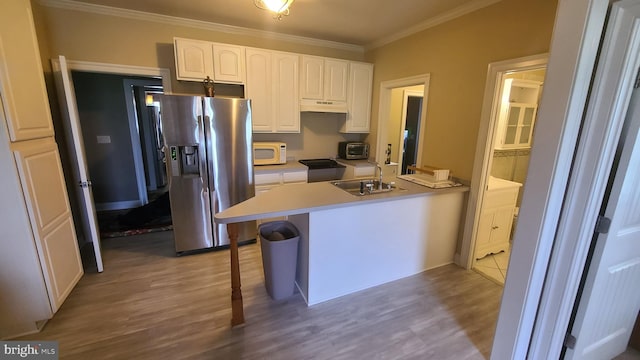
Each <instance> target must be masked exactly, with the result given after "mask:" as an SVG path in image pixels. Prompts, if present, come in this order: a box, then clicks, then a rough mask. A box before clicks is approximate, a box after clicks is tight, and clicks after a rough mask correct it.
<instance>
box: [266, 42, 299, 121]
mask: <svg viewBox="0 0 640 360" xmlns="http://www.w3.org/2000/svg"><path fill="white" fill-rule="evenodd" d="M299 63H300V57H299V56H298V55H297V54H287V53H281V52H274V53H273V78H272V79H273V106H274V107H273V110H274V115H273V116H274V120H275V124H276V127H275V131H277V132H296V133H298V132H300V103H299V101H298V98H299V93H300V89H299V84H300V81H299V78H300V68H299Z"/></svg>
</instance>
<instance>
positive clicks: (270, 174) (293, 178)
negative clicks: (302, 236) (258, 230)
mask: <svg viewBox="0 0 640 360" xmlns="http://www.w3.org/2000/svg"><path fill="white" fill-rule="evenodd" d="M254 179H255V187H256V195H258V194H260V193H263V192H265V191H269V190H271V189H273V188H274V187H279V186H287V185H290V184H300V183H306V182H307V179H308V174H307V169H306V168H305V169H299V168H297V169H269V170H254ZM286 218H287V217H286V216H280V217H274V218H268V219H261V220H258V221H257V225H258V226H260V224H262V223H264V222H268V221H275V220H285V219H286Z"/></svg>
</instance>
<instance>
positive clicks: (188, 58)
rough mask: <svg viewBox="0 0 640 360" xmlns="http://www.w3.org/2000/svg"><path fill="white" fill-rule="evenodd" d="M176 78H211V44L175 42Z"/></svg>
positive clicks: (197, 79) (194, 41)
mask: <svg viewBox="0 0 640 360" xmlns="http://www.w3.org/2000/svg"><path fill="white" fill-rule="evenodd" d="M174 41H175V46H174V51H175V57H176V78H177V79H178V80H196V81H203V80H204V79H206V78H207V76H208V77H210V78H211V79H213V78H214V76H213V44H211V43H210V42H208V41H198V40H189V39H178V38H176V39H175V40H174Z"/></svg>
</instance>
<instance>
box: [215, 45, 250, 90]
mask: <svg viewBox="0 0 640 360" xmlns="http://www.w3.org/2000/svg"><path fill="white" fill-rule="evenodd" d="M213 72H214V80H215V81H217V82H228V83H239V84H241V83H244V48H243V47H241V46H233V45H222V44H213Z"/></svg>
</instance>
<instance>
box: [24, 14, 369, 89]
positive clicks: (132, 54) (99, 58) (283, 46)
mask: <svg viewBox="0 0 640 360" xmlns="http://www.w3.org/2000/svg"><path fill="white" fill-rule="evenodd" d="M32 6H33V7H34V13H35V15H34V17H35V22H36V27H37V28H38V30H39V31H38V40H39V42H40V43H41V44H40V45H41V47H46V48H47V49H45V50H44V51H42V50H41V51H42V52H43V53H44V54H43V62H48V61H49V58H50V57H51V56H58V55H64V56H66V57H67V58H68V59H71V60H78V61H80V60H81V61H93V62H102V63H112V64H124V65H136V66H149V67H161V68H167V69H170V70H171V74H172V87H173V91H174V92H176V93H189V92H193V89H194V88H195V89H196V91H197V93H201V92H202V89H201V85H200V84H198V83H187V82H178V81H176V80H175V65H174V55H173V37H174V36H175V37H184V38H189V39H200V40H207V41H214V42H221V43H232V44H238V45H243V46H251V47H258V48H268V49H274V50H280V51H290V52H297V53H303V54H312V55H323V56H329V57H336V58H344V59H348V60H363V59H364V54H363V53H361V52H353V51H347V50H341V49H334V48H323V47H319V46H312V45H305V44H300V43H293V42H286V41H281V40H274V39H268V38H260V37H255V36H247V35H240V34H228V33H222V32H217V31H211V30H206V29H200V28H194V27H187V26H177V25H172V24H163V23H159V22H155V21H145V20H136V19H128V18H123V17H117V16H110V15H101V14H94V13H88V12H80V11H75V10H68V9H59V8H51V7H46V6H42V5H40V4H38V3H37V2H36V1H32ZM45 54H46V55H45ZM45 56H48V57H46V58H45ZM45 72H46V69H45ZM194 85H195V87H194Z"/></svg>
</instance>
